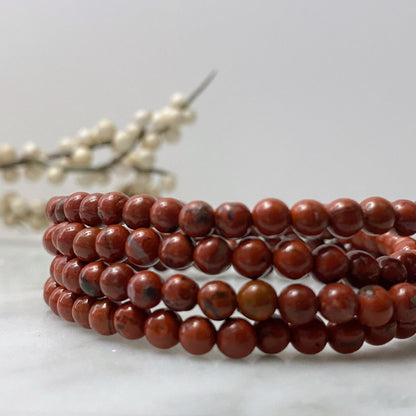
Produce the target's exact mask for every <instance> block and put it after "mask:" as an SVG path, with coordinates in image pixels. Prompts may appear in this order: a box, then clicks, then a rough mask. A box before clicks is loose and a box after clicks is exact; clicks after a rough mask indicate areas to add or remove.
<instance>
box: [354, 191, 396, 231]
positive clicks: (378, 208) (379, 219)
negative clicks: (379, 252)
mask: <svg viewBox="0 0 416 416" xmlns="http://www.w3.org/2000/svg"><path fill="white" fill-rule="evenodd" d="M360 205H361V208H362V210H363V215H364V228H365V230H366V231H367V232H369V233H373V234H383V233H385V232H387V231H389V230H390V228H393V227H394V222H395V219H396V216H395V214H394V209H393V207H392V205H391V204H390V202H389V201H387V200H386V199H384V198H380V197H378V196H375V197H371V198H367V199H365V200H364V201H363V202H361V204H360Z"/></svg>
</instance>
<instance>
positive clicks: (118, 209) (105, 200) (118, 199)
mask: <svg viewBox="0 0 416 416" xmlns="http://www.w3.org/2000/svg"><path fill="white" fill-rule="evenodd" d="M127 200H128V197H127V195H125V194H123V193H122V192H109V193H107V194H104V195H102V196H101V197H100V199H99V200H98V204H97V214H98V216H99V217H100V218H101V222H102V223H103V224H107V225H109V224H118V223H120V222H121V220H122V213H123V207H124V204H125V203H126V201H127Z"/></svg>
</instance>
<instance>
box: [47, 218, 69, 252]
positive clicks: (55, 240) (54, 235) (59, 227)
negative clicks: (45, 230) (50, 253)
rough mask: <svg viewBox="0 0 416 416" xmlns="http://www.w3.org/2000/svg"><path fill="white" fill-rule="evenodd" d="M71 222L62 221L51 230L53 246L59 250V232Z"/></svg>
mask: <svg viewBox="0 0 416 416" xmlns="http://www.w3.org/2000/svg"><path fill="white" fill-rule="evenodd" d="M68 224H69V222H66V221H65V222H61V223H59V224H55V228H54V229H53V231H52V232H51V240H52V244H53V246H54V247H55V248H56V249H57V250H58V252H59V249H58V236H59V232H60V231H61V230H62V229H63V228H64V227H66V226H67V225H68Z"/></svg>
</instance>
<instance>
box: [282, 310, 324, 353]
mask: <svg viewBox="0 0 416 416" xmlns="http://www.w3.org/2000/svg"><path fill="white" fill-rule="evenodd" d="M290 330H291V342H292V345H293V346H294V347H295V348H296V349H297V350H298V351H299V352H301V353H303V354H317V353H318V352H320V351H322V350H323V349H324V348H325V345H326V343H327V341H328V333H327V329H326V326H325V324H324V323H323V322H322V321H321V320H320V319H319V318H314V319H313V320H312V321H310V322H308V323H306V324H303V325H296V326H292V327H291V329H290Z"/></svg>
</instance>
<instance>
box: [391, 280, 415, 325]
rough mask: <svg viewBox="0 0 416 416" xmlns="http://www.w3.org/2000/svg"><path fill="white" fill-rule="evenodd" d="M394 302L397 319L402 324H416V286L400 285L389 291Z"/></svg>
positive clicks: (409, 284)
mask: <svg viewBox="0 0 416 416" xmlns="http://www.w3.org/2000/svg"><path fill="white" fill-rule="evenodd" d="M389 295H390V297H391V298H392V300H393V303H394V309H395V317H396V319H397V320H398V321H399V322H400V323H411V322H416V286H415V285H414V284H412V283H399V284H396V285H394V286H393V287H392V288H391V289H390V290H389Z"/></svg>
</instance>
